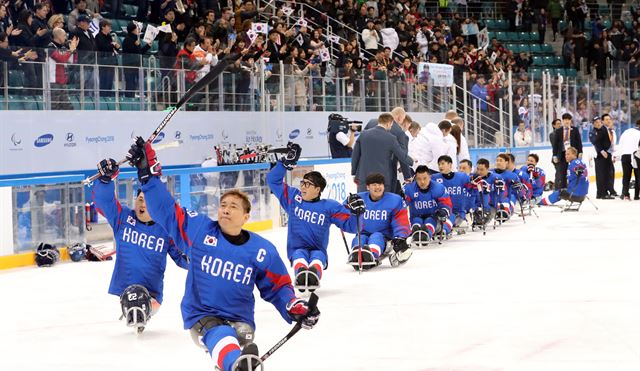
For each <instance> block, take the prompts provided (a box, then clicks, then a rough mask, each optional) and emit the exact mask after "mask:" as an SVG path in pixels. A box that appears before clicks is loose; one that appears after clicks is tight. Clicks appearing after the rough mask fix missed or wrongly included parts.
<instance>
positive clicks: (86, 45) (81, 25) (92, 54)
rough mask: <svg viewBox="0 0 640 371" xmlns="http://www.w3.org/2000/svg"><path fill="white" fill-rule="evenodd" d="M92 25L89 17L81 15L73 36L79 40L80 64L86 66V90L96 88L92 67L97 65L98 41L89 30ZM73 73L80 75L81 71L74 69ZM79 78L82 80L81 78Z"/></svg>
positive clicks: (84, 67) (84, 72)
mask: <svg viewBox="0 0 640 371" xmlns="http://www.w3.org/2000/svg"><path fill="white" fill-rule="evenodd" d="M90 23H91V20H90V19H89V17H87V16H86V15H84V14H81V15H80V16H79V17H78V27H77V28H76V32H75V33H74V35H73V36H75V37H77V38H78V47H77V50H78V64H82V65H84V66H83V68H82V72H83V74H84V89H85V90H92V89H93V87H94V83H93V67H92V65H94V64H95V63H96V41H95V39H94V37H93V34H92V33H91V31H90V30H89V24H90ZM90 65H91V66H90ZM73 73H75V74H80V69H79V68H77V69H76V68H74V69H73ZM78 78H80V76H79V77H78ZM89 95H91V94H89Z"/></svg>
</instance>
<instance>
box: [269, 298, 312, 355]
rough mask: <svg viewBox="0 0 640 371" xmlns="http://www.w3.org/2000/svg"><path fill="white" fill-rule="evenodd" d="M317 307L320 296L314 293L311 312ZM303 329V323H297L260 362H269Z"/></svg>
mask: <svg viewBox="0 0 640 371" xmlns="http://www.w3.org/2000/svg"><path fill="white" fill-rule="evenodd" d="M317 305H318V295H316V294H315V293H312V294H311V296H310V297H309V312H311V310H312V309H315V308H316V306H317ZM301 328H302V322H300V321H299V322H297V323H296V325H295V326H293V328H292V329H291V331H289V333H288V334H286V335H285V336H284V337H283V338H282V339H280V341H279V342H277V343H276V345H274V346H273V347H272V348H271V349H269V350H268V351H267V352H266V353H265V354H263V355H262V357H260V362H264V361H266V360H267V358H269V357H271V355H272V354H273V353H275V352H276V350H278V349H280V347H281V346H283V345H284V343H286V342H287V341H289V340H290V339H291V338H292V337H293V335H295V334H297V333H298V331H300V329H301Z"/></svg>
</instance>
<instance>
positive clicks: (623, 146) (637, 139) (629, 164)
mask: <svg viewBox="0 0 640 371" xmlns="http://www.w3.org/2000/svg"><path fill="white" fill-rule="evenodd" d="M639 150H640V120H638V121H636V126H635V127H633V128H629V129H627V130H625V131H624V132H623V133H622V135H620V141H619V142H618V145H617V146H616V156H620V159H621V162H622V195H621V196H620V197H621V198H622V199H623V200H631V195H630V193H629V185H630V182H631V174H632V173H633V175H634V178H635V180H636V187H635V195H634V197H633V199H634V200H640V168H639V167H640V166H639V165H640V164H639V162H640V158H639V157H638V156H640V152H639Z"/></svg>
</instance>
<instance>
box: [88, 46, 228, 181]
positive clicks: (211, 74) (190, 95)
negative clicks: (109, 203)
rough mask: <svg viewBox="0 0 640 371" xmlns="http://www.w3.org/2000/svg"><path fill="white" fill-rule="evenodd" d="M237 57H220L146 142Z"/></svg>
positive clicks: (150, 141) (90, 178) (120, 163)
mask: <svg viewBox="0 0 640 371" xmlns="http://www.w3.org/2000/svg"><path fill="white" fill-rule="evenodd" d="M239 57H240V55H239V54H237V53H234V54H229V55H228V56H226V57H225V58H224V59H222V60H221V61H220V62H219V63H218V64H216V65H215V66H214V67H212V68H211V71H209V73H208V74H206V75H205V76H204V77H203V78H202V79H200V80H199V81H198V82H196V83H195V84H194V85H193V86H192V87H191V88H190V89H189V90H187V92H186V93H185V94H184V95H183V96H182V98H180V100H179V101H178V103H177V104H176V105H175V107H173V108H172V109H171V111H169V113H167V115H166V116H165V117H164V119H163V120H162V122H160V125H158V127H157V128H156V130H154V131H153V133H152V134H151V136H150V137H149V139H147V143H152V142H153V141H154V140H155V139H156V137H157V136H158V135H159V134H160V132H161V131H162V130H163V129H164V128H165V127H166V126H167V124H168V123H169V121H170V120H171V119H172V118H173V116H174V115H175V114H176V113H177V112H178V110H180V108H182V106H184V105H185V103H187V102H188V101H189V99H191V98H193V96H194V95H195V94H196V93H197V92H199V91H200V90H202V89H203V88H204V87H206V86H207V85H209V84H211V83H212V82H213V81H215V79H217V78H218V76H219V75H220V74H222V72H224V70H225V69H226V68H227V66H228V65H230V64H231V63H233V62H235V61H236V59H238V58H239ZM126 161H127V159H126V158H124V159H122V160H120V161H118V166H119V165H122V164H124V163H125V162H126ZM99 177H100V174H99V173H97V174H94V175H92V176H90V177H88V178H87V179H85V180H83V181H82V183H83V184H85V185H87V184H89V183H92V182H94V181H95V180H96V179H98V178H99Z"/></svg>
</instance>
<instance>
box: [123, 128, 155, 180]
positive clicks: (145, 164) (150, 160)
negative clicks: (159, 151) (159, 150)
mask: <svg viewBox="0 0 640 371" xmlns="http://www.w3.org/2000/svg"><path fill="white" fill-rule="evenodd" d="M127 161H129V165H131V166H133V167H135V168H138V180H139V181H140V183H142V184H145V183H146V182H147V181H148V180H149V178H150V177H151V176H152V175H158V176H159V175H162V166H161V165H160V163H159V162H158V158H157V157H156V151H154V150H153V148H152V147H151V143H148V142H145V140H144V139H142V137H138V138H136V142H135V144H133V145H131V149H129V152H128V153H127Z"/></svg>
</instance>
